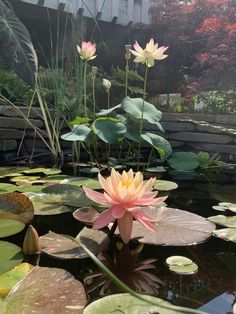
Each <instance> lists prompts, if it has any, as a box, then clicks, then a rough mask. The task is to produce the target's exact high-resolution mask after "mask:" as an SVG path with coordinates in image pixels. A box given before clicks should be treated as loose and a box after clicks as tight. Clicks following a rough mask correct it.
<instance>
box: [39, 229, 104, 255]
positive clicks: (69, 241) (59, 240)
mask: <svg viewBox="0 0 236 314" xmlns="http://www.w3.org/2000/svg"><path fill="white" fill-rule="evenodd" d="M75 240H79V241H80V242H81V243H82V244H84V245H85V246H86V247H87V248H88V249H89V250H90V251H91V252H93V253H94V254H95V255H96V254H98V253H99V252H101V251H104V250H106V248H107V246H108V245H109V242H110V240H109V237H108V235H107V234H106V233H105V232H103V231H101V230H94V229H91V228H86V227H84V228H83V229H82V230H81V231H80V233H79V234H78V235H77V237H76V238H75ZM40 243H41V250H42V251H43V252H44V253H47V254H48V255H50V256H53V257H56V258H61V259H71V258H76V259H79V258H86V257H88V255H87V253H85V251H84V250H83V249H82V248H81V247H80V245H79V244H78V243H77V242H76V241H74V239H73V238H71V237H67V236H64V235H62V234H57V233H54V232H52V231H50V232H49V233H48V234H45V235H43V236H41V237H40Z"/></svg>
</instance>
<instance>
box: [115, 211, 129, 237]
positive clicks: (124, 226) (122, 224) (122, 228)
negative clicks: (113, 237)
mask: <svg viewBox="0 0 236 314" xmlns="http://www.w3.org/2000/svg"><path fill="white" fill-rule="evenodd" d="M117 221H118V228H119V232H120V236H121V238H122V240H123V241H124V243H128V242H129V240H130V238H131V233H132V226H133V215H132V214H130V213H129V212H126V214H125V215H124V216H123V217H121V218H119V219H117Z"/></svg>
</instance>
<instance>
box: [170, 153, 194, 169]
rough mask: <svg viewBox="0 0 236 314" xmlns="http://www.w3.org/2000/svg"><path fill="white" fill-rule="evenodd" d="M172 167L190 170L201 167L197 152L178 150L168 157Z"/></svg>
mask: <svg viewBox="0 0 236 314" xmlns="http://www.w3.org/2000/svg"><path fill="white" fill-rule="evenodd" d="M168 163H169V165H170V166H171V168H173V169H175V170H184V171H190V170H194V169H196V168H198V167H199V162H198V160H197V156H196V154H194V153H192V152H176V153H173V154H172V155H171V157H170V158H169V159H168Z"/></svg>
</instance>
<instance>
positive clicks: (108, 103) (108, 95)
mask: <svg viewBox="0 0 236 314" xmlns="http://www.w3.org/2000/svg"><path fill="white" fill-rule="evenodd" d="M109 108H110V89H109V90H108V91H107V109H109Z"/></svg>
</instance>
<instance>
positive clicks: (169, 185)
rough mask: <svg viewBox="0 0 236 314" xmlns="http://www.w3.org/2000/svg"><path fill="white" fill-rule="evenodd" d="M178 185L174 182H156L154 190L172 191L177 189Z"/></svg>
mask: <svg viewBox="0 0 236 314" xmlns="http://www.w3.org/2000/svg"><path fill="white" fill-rule="evenodd" d="M177 187H178V184H177V183H175V182H172V181H166V180H156V181H155V184H154V188H155V189H157V190H158V191H171V190H174V189H177Z"/></svg>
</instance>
